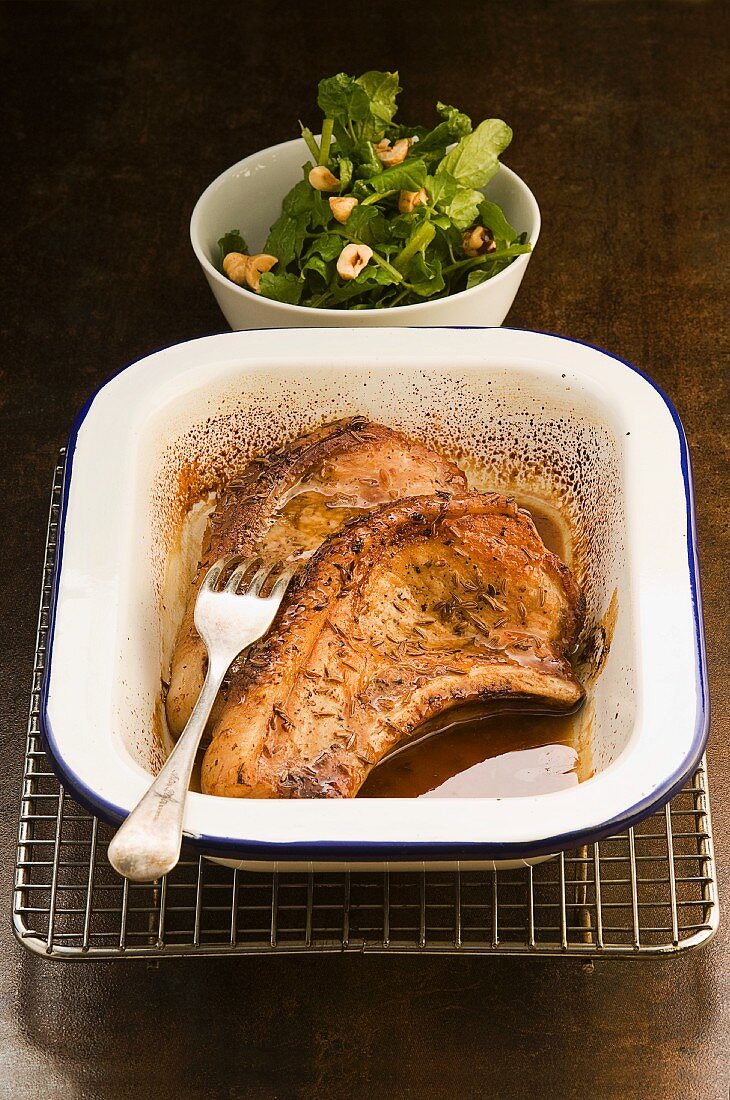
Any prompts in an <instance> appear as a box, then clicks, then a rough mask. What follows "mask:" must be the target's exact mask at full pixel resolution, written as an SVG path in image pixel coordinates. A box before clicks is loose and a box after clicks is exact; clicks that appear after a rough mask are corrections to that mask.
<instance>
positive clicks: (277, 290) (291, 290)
mask: <svg viewBox="0 0 730 1100" xmlns="http://www.w3.org/2000/svg"><path fill="white" fill-rule="evenodd" d="M259 288H260V293H261V295H262V297H264V298H272V299H273V300H274V301H275V302H286V303H287V304H288V305H290V306H295V305H298V303H299V299H300V298H301V296H302V292H303V290H304V280H303V279H299V278H298V277H297V276H296V275H289V274H284V275H275V274H274V272H273V271H265V272H264V274H263V275H262V276H261V281H260V283H259Z"/></svg>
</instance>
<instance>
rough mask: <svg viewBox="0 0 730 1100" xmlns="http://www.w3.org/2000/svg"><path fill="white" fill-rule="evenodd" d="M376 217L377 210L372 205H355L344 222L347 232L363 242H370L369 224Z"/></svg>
mask: <svg viewBox="0 0 730 1100" xmlns="http://www.w3.org/2000/svg"><path fill="white" fill-rule="evenodd" d="M377 217H378V211H377V210H376V209H375V207H374V206H355V207H353V209H352V211H351V213H350V217H349V218H348V219H347V221H346V222H345V228H346V230H347V233H348V234H349V235H350V236H352V237H357V238H358V240H361V241H362V242H363V243H364V244H370V233H369V226H370V223H371V222H374V221H375V219H376V218H377Z"/></svg>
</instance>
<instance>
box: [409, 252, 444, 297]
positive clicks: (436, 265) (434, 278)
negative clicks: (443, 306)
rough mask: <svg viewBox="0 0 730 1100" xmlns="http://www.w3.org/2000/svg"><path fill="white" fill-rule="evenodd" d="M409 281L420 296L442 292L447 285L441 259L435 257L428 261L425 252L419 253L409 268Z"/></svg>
mask: <svg viewBox="0 0 730 1100" xmlns="http://www.w3.org/2000/svg"><path fill="white" fill-rule="evenodd" d="M408 282H409V283H410V284H411V287H412V289H413V293H414V294H417V295H418V297H419V298H430V297H431V296H432V295H434V294H440V293H441V291H442V290H443V289H444V287H445V286H446V283H445V281H444V277H443V274H442V271H441V261H440V260H439V259H438V258H437V257H434V259H432V260H431V261H430V262H428V261H427V260H426V257H425V256H424V254H423V253H421V252H419V253H417V254H416V255H415V256H414V257H413V260H412V261H411V265H410V267H409V269H408Z"/></svg>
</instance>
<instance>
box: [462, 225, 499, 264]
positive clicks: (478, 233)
mask: <svg viewBox="0 0 730 1100" xmlns="http://www.w3.org/2000/svg"><path fill="white" fill-rule="evenodd" d="M461 248H462V251H463V253H464V255H465V256H469V257H472V256H486V255H487V253H488V252H495V251H496V249H497V245H496V244H495V242H494V238H493V237H492V234H491V233H490V232H489V230H488V229H485V228H484V226H483V225H475V226H473V227H472V228H471V229H467V230H466V232H465V233H462V235H461Z"/></svg>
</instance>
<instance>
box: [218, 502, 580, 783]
mask: <svg viewBox="0 0 730 1100" xmlns="http://www.w3.org/2000/svg"><path fill="white" fill-rule="evenodd" d="M583 616H584V600H583V597H582V595H581V593H580V591H579V589H578V588H577V586H576V584H575V581H574V580H573V577H572V575H571V573H570V571H569V570H568V569H567V567H566V566H565V565H563V563H562V562H561V561H560V560H559V559H558V558H556V557H555V555H553V554H551V553H550V552H549V551H548V550H547V549H546V548H545V546H544V544H543V542H542V540H541V538H540V536H539V534H538V532H537V530H536V528H535V525H534V523H533V522H532V519H531V517H530V515H529V513H528V512H526V511H524V510H523V509H520V508H518V507H517V505H516V504H515V502H514V501H513V500H508V499H505V498H503V497H500V496H498V495H496V494H480V493H465V494H463V495H461V496H457V497H451V496H449V494H448V493H445V492H444V493H437V494H435V495H434V494H430V495H428V496H424V497H421V498H419V499H417V500H405V501H398V502H396V503H394V504H385V505H382V506H381V507H379V508H376V509H375V510H373V511H371V512H369V513H367V514H363V515H362V516H360V517H357V518H355V519H353V520H352V521H350V522H348V523H347V524H346V525H345V526H344V527H343V528H341V529H340V530H339V531H337V532H335V533H334V534H332V535H330V536H329V538H328V539H327V540H326V541H325V542H324V543H323V544H322V545H321V546H320V548H319V549H318V550H317V551H316V552H315V554H314V555H313V556H312V557H311V559H310V560H309V561H308V563H307V565H306V567H305V568H304V570H303V571H302V572H301V573H300V574H299V575H298V577H297V578H296V579H295V580H294V581H293V582H292V584H291V585H290V587H289V591H288V592H287V595H286V596H285V598H284V602H283V603H282V606H281V607H280V609H279V613H278V615H277V618H276V620H275V621H274V624H273V626H272V628H271V630H270V632H269V634H268V635H267V637H266V638H264V639H262V640H261V641H260V642H259V643H257V644H256V645H255V646H253V647H252V648H251V650H250V651H249V654H248V658H247V659H246V661H245V662H244V663H242V664H241V666H240V667H239V668H238V669H237V671H236V673H235V674H234V676H233V678H232V680H231V684H230V688H229V692H228V697H227V700H226V703H225V705H224V707H223V710H222V713H221V714H220V716H219V718H218V721H217V724H216V726H215V729H214V732H213V740H212V742H211V744H210V746H209V747H208V750H207V752H206V755H205V759H204V761H203V769H202V783H203V790H204V792H206V793H208V794H215V795H228V796H236V797H255V798H338V797H353V796H354V795H355V794H357V791H358V790H359V788H360V787H361V786H362V784H363V782H364V781H365V779H366V777H367V775H368V773H369V771H370V770H371V769H372V767H373V766H374V765H375V764H377V763H378V761H380V760H381V759H382V758H383V757H384V756H385V755H386V754H387V753H388V752H389V751H391V750H392V749H393V748H394V747H395V746H396V745H397V744H398V743H399V742H401V741H402V740H403V739H405V738H407V737H409V736H410V735H412V733H413V731H414V730H415V729H417V728H418V727H419V726H421V725H422V723H424V722H427V721H429V720H431V719H433V718H434V717H435V716H436V715H438V714H440V713H442V712H444V711H446V710H448V709H449V708H451V707H454V706H457V705H463V704H471V703H479V702H485V703H486V702H490V701H493V700H499V699H503V700H509V701H512V702H516V701H519V702H521V703H523V704H524V705H529V706H535V705H538V706H539V707H541V708H543V709H554V710H556V711H567V710H570V709H572V708H573V707H574V706H576V705H577V704H578V703H579V702H580V700H581V699H582V696H583V689H582V688H581V686H580V684H579V683H578V681H577V680H576V678H575V676H574V674H573V671H572V669H571V666H570V663H569V661H568V659H567V658H568V655H569V653H570V651H571V649H572V647H573V646H574V645H575V643H576V640H577V638H578V634H579V631H580V628H581V625H582V621H583Z"/></svg>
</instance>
